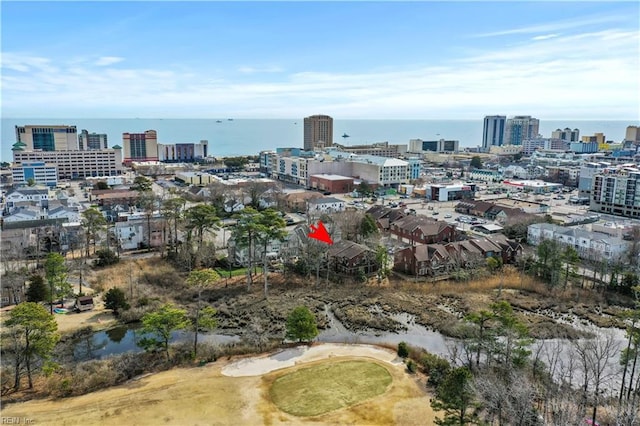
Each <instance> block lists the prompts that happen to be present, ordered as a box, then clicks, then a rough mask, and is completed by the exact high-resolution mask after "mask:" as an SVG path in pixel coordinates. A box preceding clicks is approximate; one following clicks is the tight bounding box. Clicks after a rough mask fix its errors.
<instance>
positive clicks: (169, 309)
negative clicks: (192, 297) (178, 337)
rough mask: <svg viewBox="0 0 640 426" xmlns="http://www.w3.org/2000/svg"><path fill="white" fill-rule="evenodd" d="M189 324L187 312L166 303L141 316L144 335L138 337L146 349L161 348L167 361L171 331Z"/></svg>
mask: <svg viewBox="0 0 640 426" xmlns="http://www.w3.org/2000/svg"><path fill="white" fill-rule="evenodd" d="M190 325H191V322H190V321H189V318H187V312H186V311H185V310H184V309H179V308H176V307H175V306H173V305H172V304H170V303H168V304H166V305H163V306H161V307H160V308H159V309H157V310H155V311H152V312H147V313H146V314H144V315H143V316H142V332H143V333H144V334H145V337H143V338H142V339H140V345H141V346H142V347H143V348H145V349H146V350H154V349H162V350H163V351H164V352H165V354H166V356H167V361H169V360H170V359H171V358H170V356H169V341H170V340H171V333H173V332H174V331H177V330H184V329H186V328H189V326H190Z"/></svg>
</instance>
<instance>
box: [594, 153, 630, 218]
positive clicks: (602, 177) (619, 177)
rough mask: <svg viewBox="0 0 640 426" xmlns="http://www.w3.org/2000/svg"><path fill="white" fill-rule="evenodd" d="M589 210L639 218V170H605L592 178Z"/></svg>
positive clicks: (627, 167)
mask: <svg viewBox="0 0 640 426" xmlns="http://www.w3.org/2000/svg"><path fill="white" fill-rule="evenodd" d="M589 210H592V211H595V212H600V213H607V214H613V215H618V216H624V217H631V218H634V219H637V218H640V168H638V167H637V166H633V167H631V166H625V165H623V166H619V167H617V168H606V169H603V170H602V171H601V172H600V173H598V174H595V175H594V176H593V187H592V190H591V202H590V204H589Z"/></svg>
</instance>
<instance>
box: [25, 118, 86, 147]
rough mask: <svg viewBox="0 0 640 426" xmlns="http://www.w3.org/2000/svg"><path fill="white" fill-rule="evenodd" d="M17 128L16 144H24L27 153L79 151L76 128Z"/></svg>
mask: <svg viewBox="0 0 640 426" xmlns="http://www.w3.org/2000/svg"><path fill="white" fill-rule="evenodd" d="M15 127H16V142H21V143H23V144H24V145H25V146H24V149H25V151H33V150H34V149H41V150H43V151H70V150H75V149H78V130H77V129H76V126H66V125H59V126H58V125H54V126H52V125H36V124H29V125H26V126H15Z"/></svg>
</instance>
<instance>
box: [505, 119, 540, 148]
mask: <svg viewBox="0 0 640 426" xmlns="http://www.w3.org/2000/svg"><path fill="white" fill-rule="evenodd" d="M539 128H540V120H538V119H537V118H532V117H531V116H530V115H516V116H515V117H512V118H509V119H507V126H506V129H505V138H504V139H505V144H507V145H522V142H523V141H524V140H525V139H532V138H536V137H537V136H538V133H539Z"/></svg>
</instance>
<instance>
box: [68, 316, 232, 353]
mask: <svg viewBox="0 0 640 426" xmlns="http://www.w3.org/2000/svg"><path fill="white" fill-rule="evenodd" d="M143 336H144V334H143V333H142V332H141V331H140V324H130V325H121V326H118V327H114V328H110V329H108V330H103V331H97V332H95V333H93V334H89V335H87V336H83V337H81V338H80V339H78V341H77V343H76V344H75V346H74V349H73V358H74V360H76V361H88V360H92V359H102V358H106V357H108V356H111V355H119V354H123V353H126V352H133V353H136V352H143V349H142V348H141V347H140V346H138V344H137V342H138V341H139V340H140V338H141V337H143ZM192 339H193V332H188V331H175V332H173V333H172V335H171V343H179V342H184V341H192ZM198 341H199V342H210V343H216V344H220V345H223V344H228V343H234V342H238V341H240V337H238V336H228V335H224V334H215V333H200V334H199V335H198Z"/></svg>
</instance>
